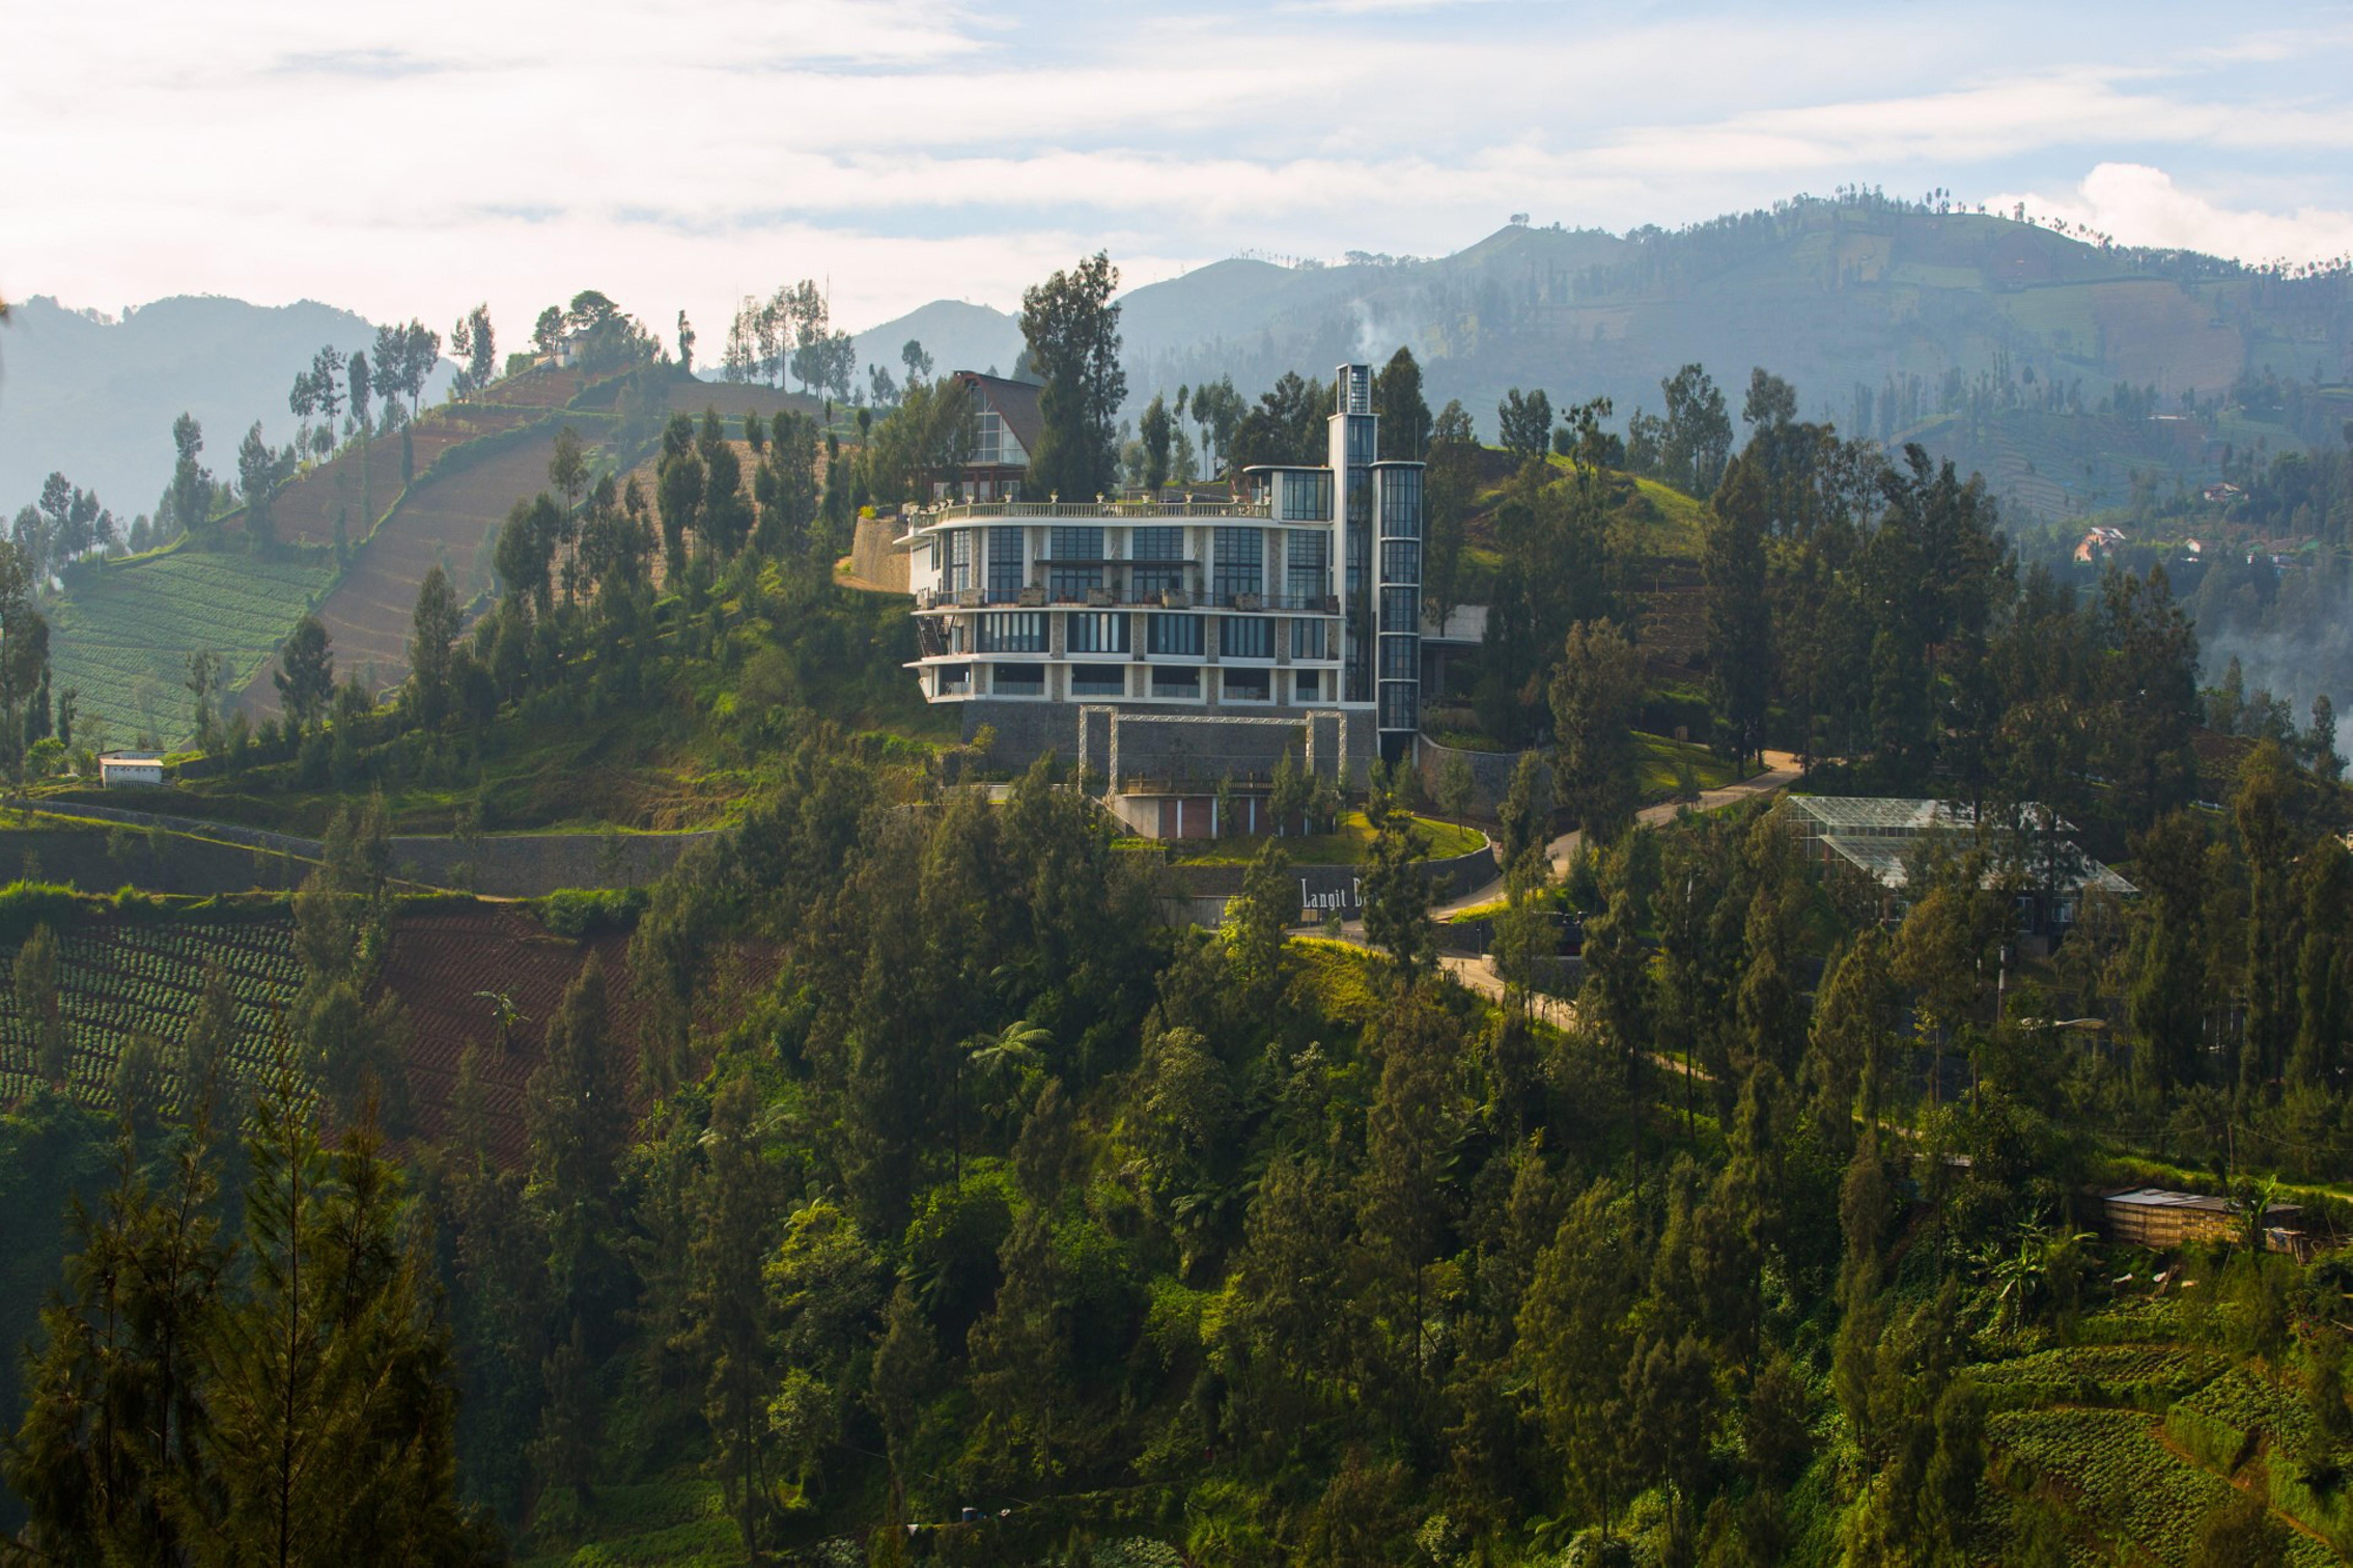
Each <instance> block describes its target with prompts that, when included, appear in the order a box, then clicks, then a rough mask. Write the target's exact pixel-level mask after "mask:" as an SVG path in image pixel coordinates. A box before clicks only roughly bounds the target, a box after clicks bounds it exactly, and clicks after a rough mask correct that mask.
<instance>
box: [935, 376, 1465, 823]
mask: <svg viewBox="0 0 2353 1568" xmlns="http://www.w3.org/2000/svg"><path fill="white" fill-rule="evenodd" d="M973 381H974V395H975V397H976V400H977V401H978V402H979V403H980V404H981V405H982V406H981V407H980V409H979V415H980V419H981V422H982V423H983V424H984V425H985V426H991V427H992V429H993V431H994V432H996V433H998V434H999V439H998V440H997V441H996V442H994V443H991V447H992V449H991V451H990V452H989V454H988V457H989V458H990V459H991V461H990V463H989V465H988V470H989V471H988V472H987V474H986V475H985V476H975V477H974V478H972V479H970V480H968V481H960V480H956V479H949V480H945V481H944V482H942V483H941V484H940V485H939V486H938V487H937V489H936V491H935V493H936V494H937V496H938V498H939V499H937V500H935V501H934V504H933V505H932V506H930V507H928V508H926V509H923V510H918V511H915V512H913V513H912V514H910V516H909V518H908V519H907V520H906V524H905V526H904V531H903V532H902V535H901V541H900V543H901V547H902V548H903V549H906V550H907V551H909V552H911V555H912V560H911V563H910V571H909V584H910V586H911V587H912V588H913V592H914V597H915V615H916V616H917V627H918V633H919V647H920V649H921V657H920V658H917V659H916V660H914V662H913V668H914V669H915V670H917V671H918V673H919V676H920V679H922V681H923V694H924V696H925V697H926V698H928V699H929V700H932V701H934V702H953V703H958V704H962V705H963V706H964V709H965V714H964V731H965V735H966V737H967V738H970V737H971V735H972V734H973V733H974V732H975V731H976V730H977V729H978V728H979V727H980V726H981V725H982V724H984V723H985V724H987V725H989V726H990V727H991V728H992V729H993V730H994V731H995V732H996V734H997V738H998V742H999V748H1000V753H1001V754H1002V756H1003V757H1004V760H1007V761H1018V760H1020V759H1022V758H1024V757H1029V756H1035V755H1037V754H1039V753H1041V752H1046V751H1049V750H1051V751H1053V752H1057V753H1058V754H1059V755H1060V756H1061V757H1062V758H1063V759H1064V760H1065V761H1068V760H1071V759H1074V758H1076V759H1082V760H1083V761H1084V763H1086V765H1087V766H1089V767H1091V768H1093V769H1095V770H1097V771H1099V772H1102V773H1106V774H1107V775H1109V776H1110V777H1111V778H1112V779H1113V782H1114V785H1115V786H1116V785H1117V783H1118V781H1119V779H1120V776H1121V775H1122V773H1123V772H1124V773H1127V774H1129V775H1130V776H1134V775H1136V774H1139V773H1142V774H1154V773H1156V774H1159V775H1161V776H1163V777H1164V778H1166V779H1168V780H1169V781H1171V783H1172V785H1173V784H1174V782H1175V781H1176V780H1178V779H1179V778H1180V777H1181V778H1187V779H1190V780H1192V781H1193V782H1195V783H1196V784H1198V783H1199V782H1201V781H1202V780H1204V779H1207V780H1211V781H1213V780H1215V779H1216V778H1217V777H1219V776H1220V775H1221V774H1224V773H1238V774H1239V773H1263V772H1264V771H1265V770H1266V769H1267V768H1269V767H1271V762H1272V759H1273V758H1274V757H1277V756H1279V755H1280V754H1281V752H1282V751H1283V750H1285V749H1289V750H1293V751H1298V750H1300V749H1301V748H1300V745H1299V737H1300V734H1301V731H1302V729H1303V728H1304V730H1305V731H1306V734H1307V747H1306V750H1307V752H1308V753H1309V755H1308V757H1306V758H1304V759H1303V760H1310V761H1314V763H1316V764H1317V766H1318V767H1319V769H1320V770H1321V771H1324V772H1327V773H1329V772H1335V771H1353V770H1354V769H1356V768H1358V767H1361V766H1362V764H1363V763H1365V762H1366V761H1367V760H1369V758H1370V757H1371V756H1372V755H1373V754H1374V753H1375V751H1376V749H1377V751H1378V752H1379V753H1380V754H1383V755H1385V756H1388V757H1389V758H1392V759H1394V758H1396V757H1398V756H1400V755H1403V754H1405V753H1406V752H1408V751H1409V749H1410V747H1411V744H1412V741H1413V736H1414V732H1415V731H1416V729H1417V728H1418V727H1419V720H1420V669H1421V650H1420V624H1421V544H1422V465H1421V464H1419V463H1416V462H1384V461H1381V460H1379V459H1378V458H1377V452H1378V450H1379V446H1378V442H1377V430H1376V426H1377V417H1376V416H1375V415H1374V413H1373V403H1372V372H1371V370H1370V368H1369V367H1367V366H1366V365H1361V364H1351V365H1343V366H1341V367H1340V369H1339V372H1338V386H1337V392H1336V396H1335V405H1336V410H1337V411H1336V412H1335V413H1334V414H1333V416H1332V417H1331V422H1330V437H1329V445H1328V448H1327V456H1326V460H1325V461H1324V463H1323V464H1321V465H1319V466H1316V467H1297V468H1294V467H1287V466H1267V467H1262V468H1250V469H1247V470H1246V471H1245V472H1244V473H1242V474H1241V475H1240V476H1239V478H1238V479H1237V480H1236V482H1235V483H1234V485H1233V486H1232V493H1231V495H1230V496H1227V497H1220V498H1219V499H1215V500H1190V499H1188V500H1101V499H1096V500H1062V499H1060V498H1056V497H1049V496H1037V495H1030V494H1028V493H1025V491H1024V490H1023V489H1022V487H1021V484H1020V480H1019V478H1018V470H1016V471H1014V472H1011V473H1008V458H1011V457H1012V456H1013V455H1015V454H1026V452H1027V451H1028V450H1029V449H1031V448H1033V447H1034V446H1035V444H1036V437H1035V432H1034V430H1029V429H1024V428H1022V426H1023V425H1024V423H1025V421H1028V422H1034V420H1035V418H1036V413H1035V409H1036V404H1035V396H1034V392H1033V391H1031V389H1028V388H1023V389H1021V391H1022V392H1027V393H1029V397H1027V398H1024V397H1021V396H1020V395H1018V394H1015V393H1013V392H1012V390H1011V389H1010V387H1009V386H1008V385H1006V384H997V383H994V382H992V381H990V380H988V379H987V378H973ZM1000 394H1001V395H1000ZM1123 734H1124V737H1125V739H1124V740H1123V739H1122V738H1121V737H1122V736H1123ZM1123 747H1124V751H1123Z"/></svg>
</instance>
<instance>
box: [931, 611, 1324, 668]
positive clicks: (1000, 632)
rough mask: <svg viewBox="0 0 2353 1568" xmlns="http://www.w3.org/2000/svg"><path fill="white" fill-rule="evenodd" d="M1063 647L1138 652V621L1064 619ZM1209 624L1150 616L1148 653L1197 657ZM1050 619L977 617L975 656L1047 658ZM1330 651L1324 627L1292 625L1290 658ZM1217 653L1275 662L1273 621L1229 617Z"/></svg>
mask: <svg viewBox="0 0 2353 1568" xmlns="http://www.w3.org/2000/svg"><path fill="white" fill-rule="evenodd" d="M1062 619H1063V627H1062V642H1063V647H1064V648H1065V649H1066V650H1067V651H1068V652H1070V653H1072V654H1082V653H1130V652H1133V651H1134V617H1132V616H1125V615H1122V614H1119V613H1117V612H1110V613H1104V612H1097V611H1090V612H1087V613H1084V614H1080V613H1072V614H1069V615H1066V616H1063V617H1062ZM1207 626H1208V620H1207V618H1206V617H1203V616H1184V615H1150V616H1145V618H1144V627H1145V643H1144V647H1145V652H1146V653H1156V654H1169V655H1175V656H1177V657H1193V658H1198V657H1199V656H1200V654H1201V653H1202V651H1203V650H1204V649H1205V648H1206V647H1208V634H1207V631H1206V628H1207ZM1047 633H1048V627H1047V625H1046V615H1045V612H1043V611H1041V610H992V611H990V612H989V613H988V614H987V615H983V616H974V617H973V633H972V651H974V652H975V653H1046V652H1050V644H1049V643H1048V641H1047ZM1330 646H1331V643H1330V639H1329V637H1327V636H1326V635H1325V627H1324V622H1322V621H1315V620H1305V619H1301V620H1294V621H1293V622H1292V623H1291V657H1292V658H1329V657H1330V655H1329V654H1328V653H1327V652H1326V651H1325V650H1326V649H1327V648H1328V647H1330ZM1218 652H1219V656H1220V657H1222V658H1273V657H1274V622H1273V621H1271V620H1268V619H1261V618H1260V617H1257V616H1250V617H1244V616H1224V617H1222V618H1221V619H1220V620H1219V623H1218Z"/></svg>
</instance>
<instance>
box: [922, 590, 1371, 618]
mask: <svg viewBox="0 0 2353 1568" xmlns="http://www.w3.org/2000/svg"><path fill="white" fill-rule="evenodd" d="M995 605H1018V606H1019V607H1020V608H1023V609H1055V610H1221V611H1229V612H1234V613H1238V614H1241V615H1292V616H1300V615H1306V616H1336V615H1338V614H1339V613H1340V601H1339V599H1338V598H1337V597H1336V596H1335V595H1331V594H1228V595H1225V596H1224V597H1223V598H1222V599H1219V598H1215V597H1212V596H1211V595H1207V594H1193V593H1187V592H1186V591H1185V590H1183V589H1176V590H1166V589H1159V588H1154V589H1150V590H1147V591H1145V592H1144V593H1137V592H1136V591H1134V589H1132V588H1120V587H1106V588H1076V589H1063V590H1060V591H1056V590H1054V589H1052V588H1046V587H1039V586H1037V585H1034V584H1033V585H1032V586H1029V587H1027V588H1022V589H1018V590H1016V591H1012V592H1007V591H1005V590H1002V589H984V588H960V589H956V590H954V591H950V590H947V589H944V588H925V589H923V590H920V591H919V592H917V594H916V595H915V608H917V609H918V610H978V609H987V608H989V607H991V606H995Z"/></svg>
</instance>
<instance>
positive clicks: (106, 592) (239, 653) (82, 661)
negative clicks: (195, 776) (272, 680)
mask: <svg viewBox="0 0 2353 1568" xmlns="http://www.w3.org/2000/svg"><path fill="white" fill-rule="evenodd" d="M334 575H335V569H334V567H333V565H332V563H320V564H316V565H313V564H311V563H305V562H296V561H274V560H264V559H260V558H258V557H255V556H251V555H242V554H214V553H207V552H201V551H194V550H188V549H180V550H174V551H172V552H169V553H168V554H164V555H159V556H154V557H153V558H150V559H147V560H142V561H139V562H136V563H132V564H129V565H117V566H112V567H109V568H108V569H107V570H106V571H104V572H103V573H101V574H98V575H96V576H93V577H91V578H90V579H88V580H86V581H85V582H83V583H82V584H79V585H78V586H77V587H76V588H75V589H74V591H73V593H72V594H71V595H70V596H69V597H68V598H67V599H66V600H64V601H63V602H62V603H60V604H59V605H58V606H57V609H56V612H55V614H54V616H53V617H52V621H51V626H50V639H49V655H50V661H51V666H52V671H51V676H50V683H51V687H52V689H53V690H54V691H56V692H58V693H62V692H64V691H65V690H66V689H68V688H75V689H79V691H80V693H81V695H80V698H79V714H80V715H81V721H82V724H83V729H82V732H81V737H80V738H81V739H84V740H102V741H103V742H105V743H106V744H108V745H116V746H120V745H127V744H130V743H132V742H134V741H135V740H136V739H137V738H138V737H139V736H141V735H142V734H153V736H155V737H156V738H157V739H158V740H159V741H161V742H163V743H164V744H165V745H166V746H169V745H172V744H174V743H175V742H182V741H185V740H186V739H187V738H188V737H189V735H190V734H191V733H192V732H193V731H194V729H195V725H194V721H193V720H194V715H193V711H192V709H191V703H190V698H189V696H188V692H187V690H186V689H185V686H184V684H183V683H184V682H185V680H186V679H187V671H188V656H189V655H190V654H191V653H195V652H198V651H204V652H208V653H216V654H219V655H220V656H221V657H222V658H224V659H226V660H227V669H226V670H224V671H223V676H224V681H225V684H226V686H227V688H228V689H236V688H237V686H240V685H242V684H243V683H244V682H245V681H247V680H248V679H251V677H252V676H253V674H254V672H255V671H256V670H258V669H259V668H260V667H261V666H262V665H263V664H264V663H266V662H267V661H268V660H269V658H272V657H274V656H275V655H276V653H277V651H278V645H279V644H280V642H281V641H282V640H284V638H285V637H286V634H287V633H288V632H290V631H291V630H292V629H293V627H294V623H295V622H296V621H298V620H300V619H301V617H302V616H303V614H304V612H306V611H308V610H309V609H310V608H311V604H312V602H313V601H314V600H316V599H317V598H318V597H319V595H322V594H323V593H325V592H326V590H327V588H328V586H329V584H332V582H333V580H334ZM93 718H95V719H99V720H101V721H103V722H104V727H105V728H104V733H103V735H102V736H101V735H100V734H99V733H98V732H97V731H94V730H91V729H90V728H89V721H90V720H91V719H93Z"/></svg>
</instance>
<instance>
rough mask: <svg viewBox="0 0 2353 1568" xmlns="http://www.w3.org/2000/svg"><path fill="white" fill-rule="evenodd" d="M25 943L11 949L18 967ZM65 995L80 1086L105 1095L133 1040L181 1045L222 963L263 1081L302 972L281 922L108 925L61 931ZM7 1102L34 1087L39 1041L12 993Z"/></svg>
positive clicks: (246, 1046)
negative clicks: (145, 1037) (144, 1037)
mask: <svg viewBox="0 0 2353 1568" xmlns="http://www.w3.org/2000/svg"><path fill="white" fill-rule="evenodd" d="M22 945H23V944H22V943H21V942H19V943H16V944H12V945H11V947H10V948H9V950H8V956H7V963H9V964H10V965H11V966H13V965H14V964H15V963H16V952H17V951H18V949H19V948H21V946H22ZM213 965H218V966H219V968H220V970H221V973H222V977H223V979H224V980H225V981H226V983H227V986H228V989H229V994H230V995H232V996H233V997H235V998H236V1000H237V1047H236V1049H235V1051H234V1053H233V1056H234V1059H235V1060H236V1062H237V1065H238V1067H239V1068H242V1069H243V1070H244V1071H245V1072H247V1073H248V1074H258V1073H259V1072H261V1071H262V1070H263V1069H264V1068H266V1067H267V1066H268V1065H269V1059H270V1050H271V1044H270V1042H271V1038H272V1035H273V1031H274V1029H275V1026H276V1019H277V1016H278V1015H279V1014H280V1012H281V1011H282V1010H283V1009H284V1008H286V1007H287V1006H289V1005H291V1004H292V1002H293V1000H294V994H295V993H296V992H297V991H298V990H300V989H301V984H302V966H301V963H300V962H299V961H297V960H296V958H295V956H294V933H293V927H292V926H291V924H290V923H289V922H288V921H283V920H269V921H263V920H249V921H248V920H237V921H227V920H223V921H195V920H190V921H168V922H157V923H153V924H149V923H143V922H132V921H106V922H103V923H92V924H88V925H82V926H79V927H68V928H66V929H63V930H60V931H58V981H59V985H58V990H59V1000H60V1003H61V1010H62V1012H63V1015H64V1018H65V1026H66V1037H67V1041H68V1044H69V1047H70V1048H71V1050H72V1053H73V1057H72V1062H73V1065H72V1079H73V1087H74V1089H76V1091H77V1092H78V1093H80V1094H82V1095H84V1096H85V1097H88V1098H90V1099H94V1100H103V1099H104V1098H105V1097H106V1092H107V1090H106V1085H107V1082H108V1079H109V1078H110V1077H111V1074H112V1073H113V1070H114V1061H115V1058H117V1057H118V1056H120V1055H121V1050H122V1047H124V1046H126V1045H128V1044H129V1043H130V1041H131V1037H132V1036H133V1035H134V1034H138V1033H141V1032H144V1033H147V1034H151V1035H153V1036H155V1037H157V1038H159V1039H161V1040H163V1041H164V1043H165V1044H166V1046H170V1045H173V1044H175V1043H176V1042H177V1041H178V1040H179V1039H180V1037H181V1036H182V1034H183V1033H184V1032H185V1030H186V1028H187V1026H188V1021H189V1020H190V1019H192V1018H193V1017H195V1013H196V1002H197V998H198V997H199V995H200V994H202V992H203V990H204V984H205V973H206V970H207V969H208V968H209V967H211V966H213ZM0 1041H5V1045H6V1048H5V1051H0V1101H6V1100H13V1099H15V1098H16V1096H18V1095H20V1094H23V1093H24V1092H26V1090H27V1089H31V1088H32V1087H33V1081H32V1079H31V1076H30V1074H29V1072H28V1071H27V1068H28V1066H29V1062H30V1055H29V1053H30V1051H31V1049H32V1042H33V1036H32V1032H31V1029H30V1027H29V1026H28V1024H27V1022H26V1018H25V1017H24V1016H23V1015H22V1014H21V1013H20V1012H19V1010H18V1008H17V1005H16V992H15V989H14V987H10V988H8V989H7V990H6V991H5V992H0Z"/></svg>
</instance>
